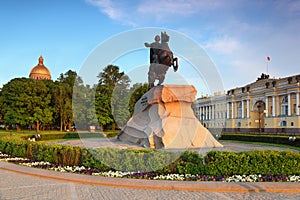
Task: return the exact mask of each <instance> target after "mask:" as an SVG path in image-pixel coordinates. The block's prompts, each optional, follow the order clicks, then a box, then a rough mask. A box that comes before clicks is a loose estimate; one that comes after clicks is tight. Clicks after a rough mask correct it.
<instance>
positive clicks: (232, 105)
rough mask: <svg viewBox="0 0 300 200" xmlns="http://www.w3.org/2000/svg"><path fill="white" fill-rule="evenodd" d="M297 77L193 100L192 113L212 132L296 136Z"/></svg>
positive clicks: (299, 106)
mask: <svg viewBox="0 0 300 200" xmlns="http://www.w3.org/2000/svg"><path fill="white" fill-rule="evenodd" d="M299 92H300V75H295V76H290V77H285V78H270V77H269V75H266V74H262V75H261V76H260V77H259V78H258V79H257V80H256V81H255V82H254V83H251V84H248V85H246V86H244V87H238V88H235V89H230V90H228V91H227V92H226V93H223V94H215V95H214V96H205V97H201V98H199V99H197V100H196V101H195V103H194V105H193V107H194V111H195V114H196V116H197V117H198V119H199V120H200V121H201V123H202V124H203V125H204V126H205V127H207V128H208V129H210V130H211V131H212V132H259V133H266V134H289V135H290V134H293V135H300V129H299V126H300V116H299V115H300V103H299Z"/></svg>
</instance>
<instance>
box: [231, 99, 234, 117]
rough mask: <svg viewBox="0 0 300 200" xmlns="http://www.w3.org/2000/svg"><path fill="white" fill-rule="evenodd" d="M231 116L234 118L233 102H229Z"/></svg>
mask: <svg viewBox="0 0 300 200" xmlns="http://www.w3.org/2000/svg"><path fill="white" fill-rule="evenodd" d="M231 118H232V119H234V102H231Z"/></svg>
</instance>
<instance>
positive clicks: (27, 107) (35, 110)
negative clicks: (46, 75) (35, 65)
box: [1, 78, 53, 131]
mask: <svg viewBox="0 0 300 200" xmlns="http://www.w3.org/2000/svg"><path fill="white" fill-rule="evenodd" d="M47 85H49V81H48V80H33V79H27V78H16V79H13V80H11V81H10V82H8V83H7V84H5V85H4V86H3V89H2V94H1V96H2V100H1V101H2V105H3V110H2V112H3V114H4V117H3V120H4V123H5V124H7V125H16V127H17V130H21V129H22V127H25V126H31V125H35V127H36V130H37V131H39V128H40V126H41V125H43V126H46V125H49V124H51V123H52V121H53V112H52V110H53V108H52V107H51V93H50V91H49V88H48V87H47Z"/></svg>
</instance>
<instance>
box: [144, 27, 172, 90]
mask: <svg viewBox="0 0 300 200" xmlns="http://www.w3.org/2000/svg"><path fill="white" fill-rule="evenodd" d="M169 39H170V37H169V36H168V35H167V33H166V32H161V43H160V42H159V41H160V37H159V35H156V36H155V38H154V40H155V42H153V43H151V44H149V43H145V46H146V47H150V68H149V72H148V90H150V89H151V88H152V87H154V82H155V80H158V85H161V84H162V83H163V82H164V80H165V75H166V73H167V71H168V69H169V67H171V66H173V69H174V71H175V72H176V71H177V70H178V58H174V57H173V52H172V51H171V50H170V48H169V45H168V42H169Z"/></svg>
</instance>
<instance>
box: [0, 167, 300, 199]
mask: <svg viewBox="0 0 300 200" xmlns="http://www.w3.org/2000/svg"><path fill="white" fill-rule="evenodd" d="M0 170H4V171H8V172H13V173H18V174H23V175H28V176H33V177H37V178H45V179H51V180H57V181H63V182H72V183H77V184H85V185H95V186H104V187H117V188H129V189H141V190H177V191H194V192H238V193H253V192H254V193H262V192H266V193H300V184H299V183H291V182H256V183H245V182H244V183H242V182H238V183H224V182H194V181H164V180H144V179H128V178H111V177H101V176H91V175H83V174H74V173H63V172H55V171H50V170H43V169H37V168H30V167H26V166H20V165H17V164H12V163H7V162H2V161H0Z"/></svg>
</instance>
